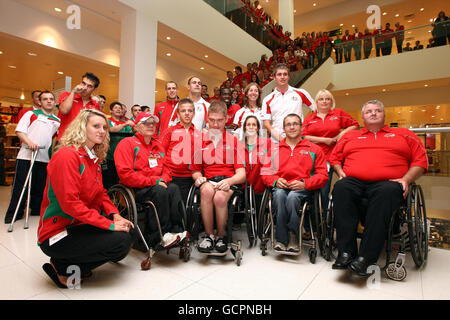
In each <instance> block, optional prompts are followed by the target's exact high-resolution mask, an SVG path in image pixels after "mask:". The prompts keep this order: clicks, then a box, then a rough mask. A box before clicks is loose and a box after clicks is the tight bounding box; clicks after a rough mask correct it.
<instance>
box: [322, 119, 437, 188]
mask: <svg viewBox="0 0 450 320" xmlns="http://www.w3.org/2000/svg"><path fill="white" fill-rule="evenodd" d="M330 163H331V165H336V164H340V165H343V170H344V172H345V174H346V176H347V177H354V178H357V179H360V180H364V181H381V180H389V179H398V178H401V177H403V176H404V175H405V173H406V172H407V171H408V170H409V168H411V167H413V166H418V167H422V168H424V169H425V170H427V169H428V159H427V153H426V150H425V148H424V146H423V144H422V141H421V140H420V139H419V138H418V137H417V136H416V135H415V134H414V133H413V132H411V131H410V130H408V129H405V128H389V127H388V126H385V127H383V128H382V129H380V131H378V132H377V133H373V132H371V131H369V130H367V129H365V128H363V129H360V130H353V131H350V132H347V133H346V134H345V135H344V136H343V137H342V138H341V140H339V141H338V143H337V144H336V147H335V148H334V150H333V152H332V154H331V159H330Z"/></svg>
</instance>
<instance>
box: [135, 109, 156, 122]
mask: <svg viewBox="0 0 450 320" xmlns="http://www.w3.org/2000/svg"><path fill="white" fill-rule="evenodd" d="M150 118H153V119H154V120H155V123H158V122H159V119H158V117H157V116H155V115H153V114H151V113H150V112H141V113H139V114H138V116H137V117H136V119H134V123H135V124H139V123H140V122H145V121H147V120H148V119H150Z"/></svg>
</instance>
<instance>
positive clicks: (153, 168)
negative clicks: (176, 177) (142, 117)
mask: <svg viewBox="0 0 450 320" xmlns="http://www.w3.org/2000/svg"><path fill="white" fill-rule="evenodd" d="M164 156H165V152H164V148H163V146H162V144H161V143H160V142H159V140H156V139H155V138H151V140H150V143H149V144H147V143H145V141H144V137H143V136H142V135H141V134H140V133H136V136H134V137H129V138H125V139H122V140H121V141H120V142H119V144H118V145H117V147H116V151H115V152H114V162H115V164H116V170H117V174H118V175H119V181H120V183H122V184H124V185H126V186H128V187H131V188H145V187H148V186H154V185H157V184H158V183H159V182H160V181H165V182H166V183H167V182H170V181H171V180H172V172H171V170H170V169H169V167H168V166H167V165H166V162H165V159H164Z"/></svg>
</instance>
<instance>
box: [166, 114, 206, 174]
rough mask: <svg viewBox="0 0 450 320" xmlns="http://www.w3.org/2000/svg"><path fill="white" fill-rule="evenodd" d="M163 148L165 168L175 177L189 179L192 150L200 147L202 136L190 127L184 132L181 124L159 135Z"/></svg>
mask: <svg viewBox="0 0 450 320" xmlns="http://www.w3.org/2000/svg"><path fill="white" fill-rule="evenodd" d="M160 139H161V141H162V145H163V148H164V150H165V154H166V163H167V166H168V167H169V168H170V169H171V170H172V174H173V175H174V176H175V177H190V176H192V171H191V170H190V169H189V166H190V165H191V164H192V158H193V156H194V150H200V149H201V147H202V144H201V143H202V134H201V132H200V131H198V130H197V129H195V127H194V125H191V126H190V127H189V129H188V130H187V131H186V129H185V128H184V126H183V125H182V124H181V123H177V124H176V125H175V126H173V127H170V128H169V129H167V130H166V131H165V132H164V133H163V134H161V136H160Z"/></svg>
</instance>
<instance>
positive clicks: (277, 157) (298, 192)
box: [261, 113, 328, 252]
mask: <svg viewBox="0 0 450 320" xmlns="http://www.w3.org/2000/svg"><path fill="white" fill-rule="evenodd" d="M283 129H284V132H285V133H286V139H284V140H282V141H280V143H279V145H278V150H275V151H274V153H273V157H272V161H271V162H267V163H266V164H265V165H264V166H263V168H262V169H261V177H262V179H263V182H264V184H265V185H266V186H267V187H272V188H274V191H273V206H274V208H275V213H276V221H277V223H276V228H275V238H276V243H275V246H274V249H275V250H277V251H290V252H299V247H298V237H299V236H300V235H299V223H300V221H299V216H298V215H297V212H298V209H299V208H300V206H301V205H302V202H303V201H304V199H306V198H307V197H310V196H312V190H315V189H320V188H322V187H323V186H324V185H325V183H326V182H327V180H328V173H327V165H326V159H325V155H324V153H323V151H322V149H321V148H320V147H318V146H317V145H316V144H314V143H312V142H310V141H309V140H307V139H303V137H302V136H301V132H302V120H301V118H300V116H299V115H298V114H295V113H292V114H289V115H287V116H286V117H285V118H284V121H283Z"/></svg>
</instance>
